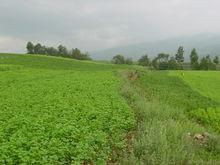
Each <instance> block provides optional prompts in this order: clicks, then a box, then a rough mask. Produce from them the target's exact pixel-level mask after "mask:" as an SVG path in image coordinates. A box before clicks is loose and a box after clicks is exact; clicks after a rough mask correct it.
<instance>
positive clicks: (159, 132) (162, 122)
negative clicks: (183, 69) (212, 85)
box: [122, 70, 220, 165]
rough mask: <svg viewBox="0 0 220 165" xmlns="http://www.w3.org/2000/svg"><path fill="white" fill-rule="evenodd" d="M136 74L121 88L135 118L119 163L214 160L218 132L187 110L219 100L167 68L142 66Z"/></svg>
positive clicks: (217, 154) (218, 151)
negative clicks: (193, 116)
mask: <svg viewBox="0 0 220 165" xmlns="http://www.w3.org/2000/svg"><path fill="white" fill-rule="evenodd" d="M124 74H125V77H126V78H127V75H126V73H124ZM137 74H138V79H135V80H134V79H130V78H129V79H130V80H129V81H127V83H126V84H125V85H124V87H123V88H122V93H123V95H124V96H125V98H126V100H127V101H128V104H129V105H130V106H131V107H132V108H133V109H134V110H135V115H136V121H137V128H136V130H135V131H134V138H133V140H132V141H133V144H132V145H131V146H130V151H129V152H128V153H127V154H126V155H125V159H124V160H122V163H123V164H154V165H155V164H158V165H159V164H160V165H161V164H164V165H167V164H217V163H218V162H219V161H220V159H219V157H220V140H219V134H218V133H215V132H214V131H213V130H212V129H209V128H208V127H207V128H204V127H203V126H202V125H199V124H197V123H196V122H194V121H193V120H190V119H189V118H188V114H189V113H190V112H194V111H193V110H195V109H196V108H199V107H201V108H208V107H215V106H218V105H219V103H218V102H216V101H213V100H211V99H210V98H207V97H205V96H202V95H200V94H199V93H198V92H196V91H194V90H193V89H192V88H191V87H190V86H188V85H187V84H185V83H184V82H183V81H182V80H181V79H180V78H179V77H176V76H170V75H169V74H168V72H164V71H161V72H159V71H146V70H144V71H138V72H137ZM128 75H130V74H128ZM128 77H129V76H128ZM136 77H137V76H136Z"/></svg>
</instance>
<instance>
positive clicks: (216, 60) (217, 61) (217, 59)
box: [213, 56, 219, 65]
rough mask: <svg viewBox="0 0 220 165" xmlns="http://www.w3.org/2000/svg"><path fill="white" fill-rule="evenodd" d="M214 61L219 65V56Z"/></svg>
mask: <svg viewBox="0 0 220 165" xmlns="http://www.w3.org/2000/svg"><path fill="white" fill-rule="evenodd" d="M213 62H214V63H215V64H216V65H218V64H219V57H218V56H215V58H214V60H213Z"/></svg>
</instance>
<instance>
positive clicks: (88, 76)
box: [0, 54, 220, 165]
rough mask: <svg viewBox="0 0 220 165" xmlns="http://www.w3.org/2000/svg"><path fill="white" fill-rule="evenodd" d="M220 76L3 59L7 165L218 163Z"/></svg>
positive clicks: (0, 141) (1, 136) (0, 106)
mask: <svg viewBox="0 0 220 165" xmlns="http://www.w3.org/2000/svg"><path fill="white" fill-rule="evenodd" d="M218 77H219V72H218V71H157V70H148V69H147V68H144V67H139V66H132V65H130V66H128V65H113V64H107V63H102V62H94V61H78V60H73V59H67V58H60V57H49V56H42V55H21V54H0V89H1V92H0V125H1V127H0V146H1V147H0V164H68V165H69V164H88V165H89V164H100V165H102V164H103V165H104V164H122V165H123V164H125V165H127V164H132V165H133V164H162V165H167V164H173V165H174V164H218V162H219V161H220V124H219V123H220V120H219V119H220V118H219V117H220V113H219V112H220V111H219V107H220V95H219V93H220V88H219V84H220V79H219V78H218Z"/></svg>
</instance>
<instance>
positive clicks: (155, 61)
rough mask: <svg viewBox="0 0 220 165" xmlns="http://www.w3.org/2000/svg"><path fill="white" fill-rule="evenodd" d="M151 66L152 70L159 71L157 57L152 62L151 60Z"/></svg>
mask: <svg viewBox="0 0 220 165" xmlns="http://www.w3.org/2000/svg"><path fill="white" fill-rule="evenodd" d="M151 64H152V66H153V68H154V69H159V63H158V59H157V57H155V58H154V59H153V60H152V63H151Z"/></svg>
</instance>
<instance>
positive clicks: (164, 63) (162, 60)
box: [152, 53, 182, 70]
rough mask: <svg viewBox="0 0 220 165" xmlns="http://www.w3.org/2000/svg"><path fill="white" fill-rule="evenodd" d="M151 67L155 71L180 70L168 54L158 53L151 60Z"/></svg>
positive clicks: (178, 64)
mask: <svg viewBox="0 0 220 165" xmlns="http://www.w3.org/2000/svg"><path fill="white" fill-rule="evenodd" d="M152 66H153V67H154V69H157V70H181V69H182V65H181V64H180V63H178V62H177V61H176V60H175V58H174V57H170V58H169V54H165V53H160V54H158V56H157V57H156V58H154V59H153V60H152Z"/></svg>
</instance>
